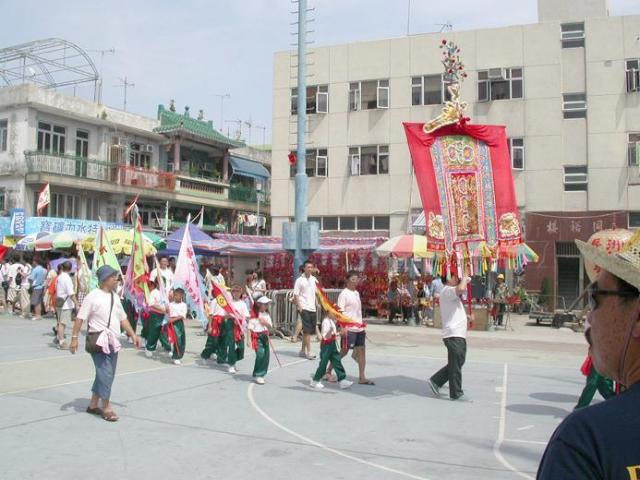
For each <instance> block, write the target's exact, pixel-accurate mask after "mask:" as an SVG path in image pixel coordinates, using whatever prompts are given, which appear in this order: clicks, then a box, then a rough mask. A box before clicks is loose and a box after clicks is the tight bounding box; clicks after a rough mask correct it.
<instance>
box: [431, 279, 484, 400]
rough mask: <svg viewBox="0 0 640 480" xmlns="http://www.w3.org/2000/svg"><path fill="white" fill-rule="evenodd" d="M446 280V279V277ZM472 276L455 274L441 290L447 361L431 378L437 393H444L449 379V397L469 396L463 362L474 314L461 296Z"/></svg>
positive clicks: (433, 388) (457, 398) (461, 397)
mask: <svg viewBox="0 0 640 480" xmlns="http://www.w3.org/2000/svg"><path fill="white" fill-rule="evenodd" d="M443 280H444V279H443ZM470 281H471V278H469V277H466V278H464V279H462V280H460V279H459V278H458V277H457V276H456V275H452V276H451V277H450V278H449V280H448V281H447V282H446V286H445V287H444V288H443V289H442V291H441V292H440V313H441V316H442V339H443V341H444V345H445V347H447V365H445V366H444V367H442V368H441V369H440V370H438V371H437V372H436V373H435V374H433V375H432V377H431V378H430V379H429V380H428V383H429V387H431V390H432V391H433V393H434V395H436V396H439V395H440V388H442V386H443V385H444V384H445V383H447V382H449V398H451V400H459V399H465V396H464V391H463V390H462V366H463V365H464V362H465V359H466V356H467V340H466V337H467V323H468V322H469V321H470V320H473V317H471V316H467V314H466V313H465V311H464V306H463V305H462V299H461V298H460V297H461V296H462V295H463V294H464V293H465V292H466V291H467V285H468V283H469V282H470Z"/></svg>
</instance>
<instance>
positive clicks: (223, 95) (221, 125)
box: [213, 93, 231, 136]
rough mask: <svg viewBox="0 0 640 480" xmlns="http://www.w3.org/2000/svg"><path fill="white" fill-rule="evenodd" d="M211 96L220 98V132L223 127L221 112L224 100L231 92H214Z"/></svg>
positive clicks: (229, 96)
mask: <svg viewBox="0 0 640 480" xmlns="http://www.w3.org/2000/svg"><path fill="white" fill-rule="evenodd" d="M213 96H214V97H218V98H219V99H220V132H222V129H223V128H224V114H223V112H224V101H225V100H226V99H229V98H231V94H230V93H214V94H213ZM227 136H228V135H227Z"/></svg>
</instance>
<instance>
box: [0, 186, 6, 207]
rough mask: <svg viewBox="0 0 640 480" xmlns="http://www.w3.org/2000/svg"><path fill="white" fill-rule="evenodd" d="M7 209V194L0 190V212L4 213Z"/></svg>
mask: <svg viewBox="0 0 640 480" xmlns="http://www.w3.org/2000/svg"><path fill="white" fill-rule="evenodd" d="M6 209H7V193H6V192H5V191H4V190H0V212H4V211H5V210H6Z"/></svg>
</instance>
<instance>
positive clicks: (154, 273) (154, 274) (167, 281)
mask: <svg viewBox="0 0 640 480" xmlns="http://www.w3.org/2000/svg"><path fill="white" fill-rule="evenodd" d="M160 275H161V276H162V282H163V283H164V289H165V292H166V293H167V296H169V292H170V291H171V289H172V288H173V271H172V270H171V269H170V268H169V260H168V259H167V257H161V258H160ZM157 278H158V269H156V268H154V269H153V270H151V272H150V273H149V280H151V281H152V282H155V281H156V279H157Z"/></svg>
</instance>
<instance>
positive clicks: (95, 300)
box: [69, 265, 140, 422]
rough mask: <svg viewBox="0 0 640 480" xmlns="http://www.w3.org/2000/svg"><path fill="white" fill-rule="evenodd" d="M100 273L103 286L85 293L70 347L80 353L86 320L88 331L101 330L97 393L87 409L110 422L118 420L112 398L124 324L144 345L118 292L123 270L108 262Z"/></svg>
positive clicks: (96, 354) (94, 389) (137, 342)
mask: <svg viewBox="0 0 640 480" xmlns="http://www.w3.org/2000/svg"><path fill="white" fill-rule="evenodd" d="M96 273H97V277H98V282H99V283H100V288H96V289H94V290H93V291H92V292H91V293H89V294H88V295H87V296H86V297H85V299H84V302H83V303H82V307H81V308H80V311H79V312H78V315H77V317H76V320H75V322H74V324H73V334H72V336H71V345H70V347H69V350H70V351H71V353H76V351H77V350H78V334H79V333H80V328H81V327H82V323H83V322H84V321H85V320H86V321H87V332H91V333H93V332H100V335H99V336H98V339H97V341H96V346H97V347H99V349H100V350H98V351H96V352H93V353H91V358H92V359H93V364H94V366H95V368H96V377H95V380H94V382H93V387H91V392H92V393H93V395H92V396H91V402H90V403H89V407H88V408H87V413H91V414H93V415H100V416H102V418H103V419H104V420H106V421H108V422H116V421H118V416H117V415H116V414H115V412H114V411H113V410H112V409H111V405H110V403H109V399H110V397H111V386H112V385H113V379H114V378H115V374H116V365H117V363H118V351H119V350H120V348H121V346H120V342H119V340H118V338H119V336H120V328H121V327H122V328H123V329H124V330H125V331H126V332H127V333H128V334H129V336H130V337H131V338H132V339H133V343H134V344H135V345H136V347H140V339H139V338H138V337H137V336H136V332H134V331H133V329H132V328H131V325H130V324H129V322H128V321H127V315H126V314H125V313H124V310H123V309H122V304H121V303H120V299H119V298H118V297H117V296H116V294H115V289H116V284H117V281H118V280H117V279H118V276H119V272H118V271H117V270H115V269H114V268H111V267H110V266H109V265H104V266H102V267H100V268H99V269H98V271H97V272H96ZM100 399H102V408H99V407H98V402H99V400H100Z"/></svg>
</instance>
